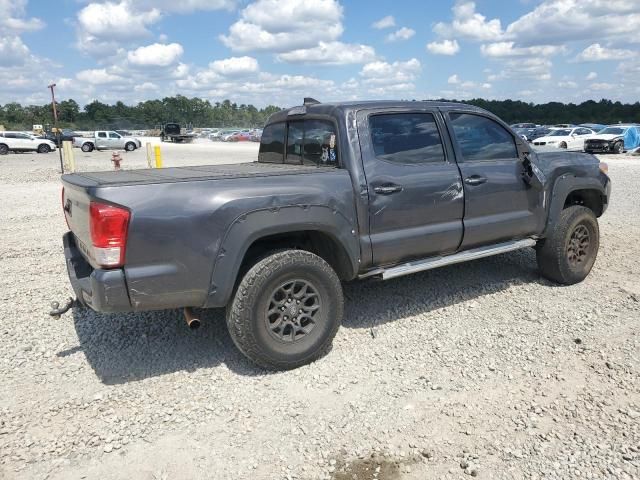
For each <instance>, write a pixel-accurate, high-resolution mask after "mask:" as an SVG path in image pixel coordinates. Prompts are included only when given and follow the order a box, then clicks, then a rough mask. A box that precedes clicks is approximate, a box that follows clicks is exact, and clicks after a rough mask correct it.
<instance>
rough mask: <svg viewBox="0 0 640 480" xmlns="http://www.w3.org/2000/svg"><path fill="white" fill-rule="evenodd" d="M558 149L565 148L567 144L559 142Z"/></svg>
mask: <svg viewBox="0 0 640 480" xmlns="http://www.w3.org/2000/svg"><path fill="white" fill-rule="evenodd" d="M558 146H559V147H560V148H564V149H566V148H567V142H560V145H558Z"/></svg>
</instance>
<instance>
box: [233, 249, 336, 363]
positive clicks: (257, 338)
mask: <svg viewBox="0 0 640 480" xmlns="http://www.w3.org/2000/svg"><path fill="white" fill-rule="evenodd" d="M343 310H344V299H343V295H342V286H341V284H340V280H339V279H338V276H337V275H336V273H335V272H334V270H333V269H332V268H331V267H330V266H329V265H328V264H327V262H325V261H324V260H323V259H322V258H320V257H319V256H317V255H315V254H313V253H310V252H306V251H303V250H284V251H281V252H277V253H274V254H272V255H270V256H268V257H266V258H264V259H263V260H261V261H259V262H258V263H256V264H255V265H254V266H253V267H252V268H251V269H250V270H249V271H248V272H247V274H246V275H245V276H244V278H243V279H242V281H241V282H240V285H239V286H238V289H237V291H236V294H235V298H234V299H233V301H232V303H231V304H230V305H229V306H228V307H227V326H228V328H229V332H230V334H231V338H232V339H233V341H234V343H235V344H236V346H237V347H238V348H239V349H240V351H241V352H242V353H243V354H244V355H246V356H247V357H248V358H250V359H251V360H252V361H254V362H255V363H257V364H258V365H260V366H262V367H265V368H269V369H291V368H296V367H299V366H301V365H305V364H307V363H310V362H312V361H314V360H316V359H317V358H318V357H319V356H321V355H322V354H323V353H324V352H325V351H326V350H328V349H329V347H330V346H331V342H332V340H333V337H334V336H335V334H336V332H337V331H338V328H339V326H340V323H341V321H342V314H343Z"/></svg>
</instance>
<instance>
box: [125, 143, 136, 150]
mask: <svg viewBox="0 0 640 480" xmlns="http://www.w3.org/2000/svg"><path fill="white" fill-rule="evenodd" d="M124 149H125V150H126V151H127V152H133V151H134V150H135V149H136V144H135V143H133V142H127V144H126V145H125V146H124Z"/></svg>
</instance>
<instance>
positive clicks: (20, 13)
mask: <svg viewBox="0 0 640 480" xmlns="http://www.w3.org/2000/svg"><path fill="white" fill-rule="evenodd" d="M26 7H27V0H0V34H5V35H6V34H19V33H22V32H32V31H34V30H40V29H41V28H43V27H44V22H43V21H42V20H40V19H39V18H25V16H26Z"/></svg>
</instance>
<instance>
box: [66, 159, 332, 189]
mask: <svg viewBox="0 0 640 480" xmlns="http://www.w3.org/2000/svg"><path fill="white" fill-rule="evenodd" d="M333 170H335V167H316V166H314V165H313V166H307V165H286V164H279V163H278V164H276V163H258V162H252V163H237V164H227V165H201V166H193V167H175V168H161V169H155V168H150V169H144V170H120V171H117V172H116V171H112V172H87V173H71V174H67V175H63V176H62V180H63V181H64V182H65V183H67V184H69V185H74V186H77V187H83V188H90V187H94V188H95V187H112V186H118V185H145V184H152V183H172V182H189V181H200V180H219V179H223V178H242V177H265V176H272V175H300V174H309V173H314V172H329V171H333Z"/></svg>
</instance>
